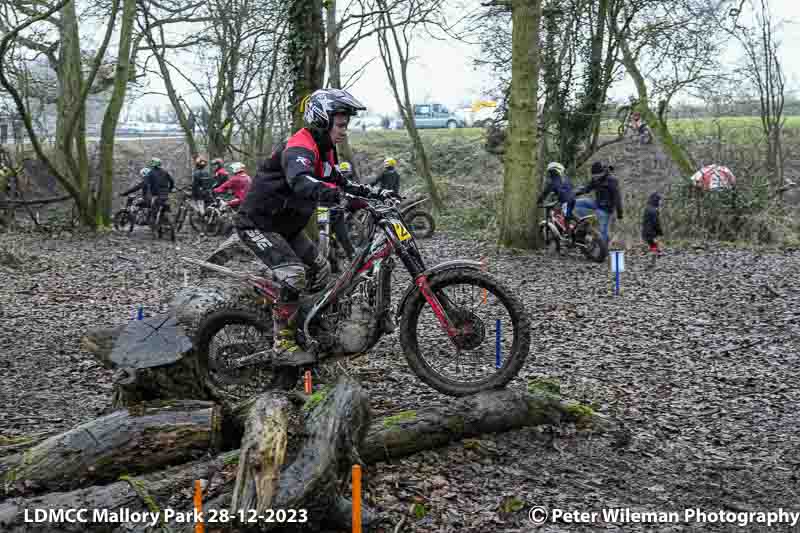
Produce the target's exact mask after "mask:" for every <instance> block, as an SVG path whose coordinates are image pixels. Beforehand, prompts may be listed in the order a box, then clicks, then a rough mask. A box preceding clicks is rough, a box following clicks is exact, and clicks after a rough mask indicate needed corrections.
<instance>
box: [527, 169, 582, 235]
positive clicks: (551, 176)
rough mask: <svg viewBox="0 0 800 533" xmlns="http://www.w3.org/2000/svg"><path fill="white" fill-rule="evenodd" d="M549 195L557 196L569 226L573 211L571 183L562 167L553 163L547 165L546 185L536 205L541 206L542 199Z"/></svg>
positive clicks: (573, 196)
mask: <svg viewBox="0 0 800 533" xmlns="http://www.w3.org/2000/svg"><path fill="white" fill-rule="evenodd" d="M551 194H555V195H558V201H559V203H560V204H561V210H562V212H563V213H564V218H565V219H566V221H567V224H568V225H569V223H570V222H571V221H572V220H573V216H572V212H573V210H574V209H575V192H574V191H573V190H572V183H570V181H569V178H568V177H567V172H566V169H565V168H564V165H562V164H561V163H557V162H555V161H554V162H552V163H550V164H548V165H547V183H546V184H545V186H544V190H543V191H542V193H541V194H540V195H539V198H538V199H537V200H536V203H537V204H539V205H541V204H542V202H543V201H544V199H545V198H547V197H548V196H549V195H551Z"/></svg>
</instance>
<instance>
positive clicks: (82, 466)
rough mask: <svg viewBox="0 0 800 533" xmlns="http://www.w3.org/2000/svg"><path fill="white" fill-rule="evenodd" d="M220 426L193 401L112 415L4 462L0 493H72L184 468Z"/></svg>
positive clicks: (215, 412) (216, 413) (205, 406)
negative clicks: (120, 478)
mask: <svg viewBox="0 0 800 533" xmlns="http://www.w3.org/2000/svg"><path fill="white" fill-rule="evenodd" d="M220 422H221V416H220V408H219V407H218V406H217V405H215V404H213V403H211V402H204V401H196V400H190V401H174V402H155V403H150V404H143V405H138V406H133V407H130V408H128V409H122V410H119V411H115V412H113V413H110V414H108V415H106V416H103V417H101V418H98V419H95V420H92V421H91V422H87V423H85V424H81V425H80V426H77V427H75V428H73V429H71V430H69V431H67V432H65V433H61V434H59V435H54V436H52V437H50V438H48V439H46V440H44V441H43V442H41V443H39V444H37V445H36V446H33V447H32V448H30V449H28V450H26V451H25V452H23V453H20V454H16V455H12V456H10V457H6V458H3V459H2V462H1V463H0V481H2V486H0V494H3V495H6V496H13V495H19V494H37V493H41V492H44V491H53V490H72V489H76V488H79V487H86V486H90V485H93V484H95V483H103V482H109V481H113V480H115V479H117V477H118V476H119V475H120V474H123V473H132V474H134V473H143V472H152V471H155V470H158V469H161V468H164V467H166V466H170V465H175V464H180V463H185V462H187V461H190V460H192V459H196V458H197V457H198V456H201V455H203V454H205V453H207V452H208V451H209V450H213V449H215V448H216V447H217V445H218V442H219V434H220V430H219V428H220Z"/></svg>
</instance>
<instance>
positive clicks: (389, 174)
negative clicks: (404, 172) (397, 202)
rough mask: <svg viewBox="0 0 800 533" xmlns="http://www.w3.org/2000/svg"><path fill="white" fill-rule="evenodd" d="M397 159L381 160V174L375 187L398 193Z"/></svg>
mask: <svg viewBox="0 0 800 533" xmlns="http://www.w3.org/2000/svg"><path fill="white" fill-rule="evenodd" d="M396 167H397V159H395V158H394V157H387V158H386V159H384V160H383V173H382V174H381V175H380V176H378V179H377V180H376V182H375V183H376V185H378V186H379V187H380V188H381V189H385V190H388V191H394V192H396V193H399V192H400V174H398V173H397V169H396Z"/></svg>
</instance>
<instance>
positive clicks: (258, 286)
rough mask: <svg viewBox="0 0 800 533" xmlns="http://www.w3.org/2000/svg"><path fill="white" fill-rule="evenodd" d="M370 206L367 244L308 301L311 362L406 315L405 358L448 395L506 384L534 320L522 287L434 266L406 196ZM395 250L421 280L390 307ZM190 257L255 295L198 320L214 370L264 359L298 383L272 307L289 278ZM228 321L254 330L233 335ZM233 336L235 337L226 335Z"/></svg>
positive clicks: (363, 345) (455, 264)
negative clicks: (276, 335) (403, 202)
mask: <svg viewBox="0 0 800 533" xmlns="http://www.w3.org/2000/svg"><path fill="white" fill-rule="evenodd" d="M345 198H346V199H347V200H353V199H354V198H355V197H353V196H350V195H345ZM361 200H364V199H361ZM342 207H343V206H342ZM364 210H365V211H366V212H367V213H368V217H369V220H370V223H369V224H368V227H369V241H368V243H367V245H366V246H364V247H362V248H359V249H358V250H357V252H356V256H355V257H354V258H353V260H352V262H350V263H349V264H348V265H347V267H346V269H345V270H344V271H343V272H341V274H340V275H339V276H338V277H336V278H335V279H334V280H332V281H331V282H330V283H329V284H328V285H327V286H326V287H325V288H324V289H322V290H321V291H319V292H317V293H315V294H310V295H307V296H306V297H304V298H303V299H302V300H301V304H300V308H299V311H298V315H297V318H296V320H297V323H298V331H297V342H298V344H300V345H301V346H302V347H303V348H304V349H305V350H307V351H310V352H311V353H313V354H314V355H315V357H316V361H315V362H314V363H313V364H311V365H308V366H310V367H312V368H313V367H315V366H317V365H319V364H321V363H325V362H328V361H332V360H335V359H338V358H341V357H345V358H347V357H353V356H356V355H360V354H362V353H363V352H366V351H368V350H370V349H371V348H372V347H374V346H375V344H376V343H377V342H378V341H379V340H380V338H381V337H382V336H383V335H385V334H389V333H392V332H393V331H394V330H395V327H396V326H395V323H396V321H397V320H399V329H400V344H401V346H402V347H403V352H404V354H405V358H406V361H407V362H408V365H409V366H410V367H411V369H412V371H413V372H414V373H415V374H416V375H417V376H418V377H419V378H420V379H421V380H422V381H423V382H425V383H427V384H428V385H429V386H431V387H433V388H434V389H436V390H438V391H439V392H442V393H444V394H447V395H450V396H464V395H468V394H474V393H476V392H479V391H482V390H486V389H493V388H500V387H503V386H505V385H506V384H507V383H508V382H509V381H511V380H512V379H513V378H514V377H515V376H516V375H517V373H518V372H519V371H520V369H521V368H522V365H523V364H524V362H525V358H526V357H527V355H528V350H529V348H530V320H529V317H528V314H527V312H526V310H525V307H524V305H523V304H522V302H521V301H520V300H519V299H518V298H517V296H516V295H515V294H514V292H513V291H512V290H511V289H510V288H509V287H506V286H504V285H503V284H502V283H501V282H500V281H498V280H497V279H495V278H493V277H492V276H491V275H489V274H487V273H486V272H483V271H482V268H481V263H479V262H477V261H468V260H453V261H447V262H444V263H440V264H438V265H436V266H433V267H429V266H426V264H425V262H424V260H423V258H422V257H421V255H420V252H419V249H418V248H417V245H416V242H415V240H416V239H415V237H414V235H413V234H412V233H411V231H410V230H409V228H408V227H407V226H406V224H405V223H404V222H403V220H402V215H401V213H400V210H399V202H397V201H394V200H387V201H386V202H384V203H379V202H376V203H375V204H368V205H367V206H366V207H365V208H364ZM394 256H397V257H399V258H400V262H401V263H402V264H403V266H405V268H406V270H407V271H408V273H409V274H410V275H411V278H412V280H413V283H411V284H410V285H409V286H408V287H407V288H406V290H405V293H404V294H403V296H402V297H401V299H400V301H399V302H398V304H397V307H396V310H395V311H394V313H392V307H391V297H392V291H391V284H392V275H391V274H392V270H393V268H394V267H395V261H394ZM183 261H186V262H188V263H191V264H194V265H198V266H200V267H202V268H205V269H210V270H215V271H217V272H219V273H221V274H223V275H226V276H229V277H232V278H237V279H239V280H241V282H242V283H243V284H246V285H247V286H249V287H251V288H252V289H253V291H255V295H256V298H254V299H246V298H245V299H238V300H237V301H234V302H227V303H224V304H220V305H219V306H217V307H216V308H213V309H211V310H209V311H208V312H207V313H206V314H205V315H204V316H203V317H202V318H201V319H200V320H199V322H198V326H197V329H196V331H195V334H194V345H195V350H196V353H197V354H199V356H200V357H201V358H203V359H205V360H206V362H207V364H208V366H209V369H210V371H211V373H212V379H214V380H215V381H216V382H217V383H218V384H219V383H225V382H226V381H227V379H226V377H227V376H230V375H231V374H232V373H233V374H236V373H237V372H239V371H241V370H242V369H243V368H246V367H253V366H257V367H258V368H259V370H260V371H261V372H266V373H268V374H269V373H271V374H272V375H271V378H270V379H269V381H270V385H271V386H273V387H286V388H289V387H291V386H293V385H294V384H295V382H296V378H297V376H298V375H299V374H298V373H299V370H300V369H299V368H297V367H293V366H288V365H287V363H281V364H282V365H287V366H278V365H276V364H275V363H274V362H273V359H272V353H273V352H272V342H273V339H272V331H273V330H272V317H271V306H272V305H273V303H274V302H275V301H276V300H277V298H278V294H279V293H280V291H281V290H282V287H283V284H282V282H279V281H275V280H274V279H273V276H272V275H271V272H268V273H267V274H265V275H254V274H249V273H244V272H235V271H233V270H231V269H229V268H226V267H224V266H221V265H215V264H211V263H207V262H205V261H199V260H196V259H192V258H183ZM393 317H394V318H393ZM229 329H232V330H234V331H237V332H239V333H241V332H242V330H245V331H247V332H248V333H250V332H252V333H253V335H252V338H251V337H249V336H245V338H244V339H240V338H237V337H232V338H233V339H235V340H230V338H231V336H230V332H229ZM226 338H228V339H229V340H228V341H227V343H226V342H225V341H223V340H222V339H226Z"/></svg>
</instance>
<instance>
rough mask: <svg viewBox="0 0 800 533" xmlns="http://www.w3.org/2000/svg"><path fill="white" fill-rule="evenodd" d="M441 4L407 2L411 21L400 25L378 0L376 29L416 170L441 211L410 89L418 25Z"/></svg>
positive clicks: (438, 1) (430, 0) (427, 0)
mask: <svg viewBox="0 0 800 533" xmlns="http://www.w3.org/2000/svg"><path fill="white" fill-rule="evenodd" d="M442 3H443V0H410V1H408V2H406V3H405V5H404V6H403V9H406V10H407V16H405V17H403V18H404V19H405V20H406V21H408V22H407V23H406V24H403V25H402V26H398V25H396V24H395V23H394V22H393V14H392V13H391V11H390V10H389V9H388V4H387V2H386V0H378V7H379V8H380V9H381V11H382V12H381V14H380V27H379V30H378V32H377V35H378V50H379V52H380V55H381V60H382V61H383V66H384V67H385V69H386V75H387V77H388V78H389V85H390V87H391V89H392V94H393V95H394V99H395V102H396V103H397V110H398V112H399V113H400V117H401V118H402V120H403V124H404V125H405V127H406V131H407V132H408V136H409V137H410V138H411V142H412V144H413V146H414V152H415V154H416V166H417V171H418V172H419V173H420V174H421V175H422V177H423V179H424V180H425V183H426V184H427V186H428V192H429V193H430V195H431V202H432V203H433V205H434V207H435V208H436V209H437V210H440V211H441V210H443V209H444V203H443V202H442V199H441V197H440V196H439V191H438V189H437V187H436V183H435V182H434V181H433V175H432V174H431V167H430V163H429V162H428V155H427V154H426V152H425V146H424V145H423V144H422V138H421V137H420V135H419V131H418V130H417V126H416V123H415V122H414V106H413V104H412V102H411V95H410V92H409V81H408V63H409V61H410V60H411V42H412V39H413V34H414V30H415V28H416V26H417V25H418V24H422V23H424V21H426V20H428V17H429V16H430V15H431V14H433V13H435V12H436V11H437V10H438V9H439V8H440V7H441V5H442ZM401 91H402V94H401Z"/></svg>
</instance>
